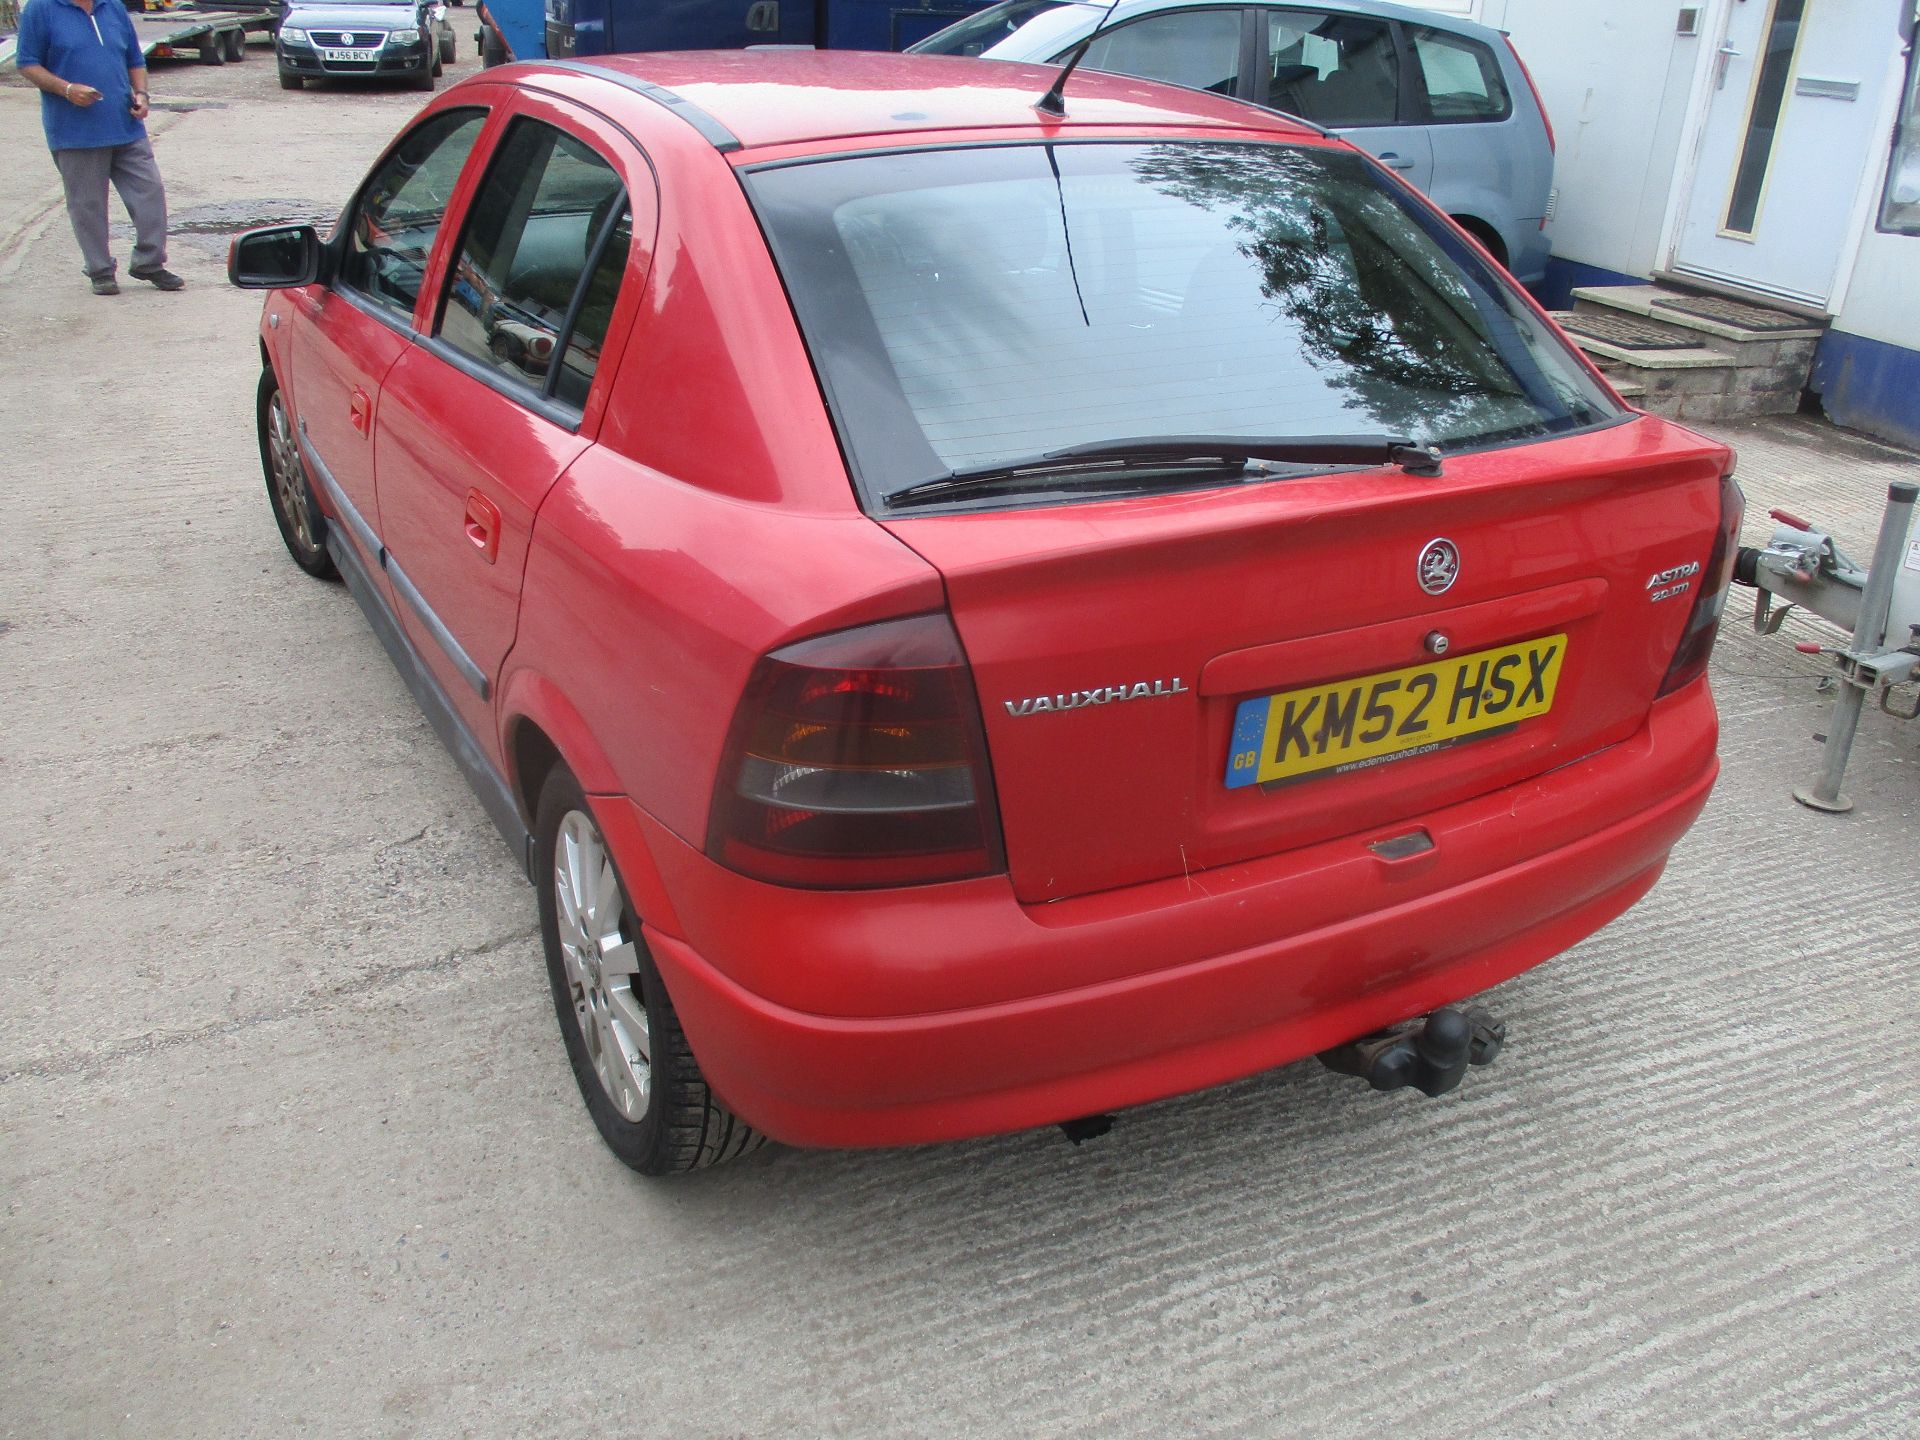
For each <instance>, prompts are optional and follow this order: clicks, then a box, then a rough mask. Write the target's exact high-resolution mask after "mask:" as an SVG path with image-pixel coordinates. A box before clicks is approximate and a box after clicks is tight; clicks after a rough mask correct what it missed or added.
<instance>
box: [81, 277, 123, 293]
mask: <svg viewBox="0 0 1920 1440" xmlns="http://www.w3.org/2000/svg"><path fill="white" fill-rule="evenodd" d="M87 283H88V284H90V285H92V286H93V293H94V294H96V295H118V294H119V293H120V282H119V281H118V280H116V279H114V278H113V276H111V275H101V276H97V277H96V278H94V279H92V280H90V281H88V282H87Z"/></svg>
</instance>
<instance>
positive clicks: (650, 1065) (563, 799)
mask: <svg viewBox="0 0 1920 1440" xmlns="http://www.w3.org/2000/svg"><path fill="white" fill-rule="evenodd" d="M534 877H535V880H534V883H535V885H536V886H537V887H538V890H539V896H540V939H541V942H542V944H543V945H544V946H545V948H546V953H547V976H548V980H549V982H550V984H551V988H552V990H553V1009H554V1015H555V1018H556V1019H558V1021H559V1022H560V1035H561V1038H562V1040H563V1041H565V1043H566V1049H567V1060H568V1063H569V1064H570V1065H571V1066H572V1067H573V1078H574V1082H575V1083H576V1084H577V1085H578V1086H579V1087H580V1096H581V1098H582V1099H583V1100H585V1101H586V1104H587V1113H588V1114H589V1115H591V1116H592V1117H593V1123H594V1126H595V1128H597V1129H598V1130H599V1132H600V1138H601V1139H603V1140H604V1141H606V1143H607V1148H608V1149H610V1150H612V1151H613V1153H614V1154H615V1155H616V1156H618V1157H619V1158H620V1160H621V1161H622V1162H623V1163H624V1164H626V1165H628V1166H630V1167H632V1168H633V1169H635V1170H637V1171H639V1172H640V1173H641V1174H642V1175H677V1174H682V1173H685V1172H686V1171H689V1170H702V1169H705V1168H706V1167H708V1166H710V1165H717V1164H719V1163H720V1162H721V1161H724V1160H732V1159H734V1158H736V1157H737V1156H740V1155H744V1154H746V1153H747V1152H748V1151H749V1150H753V1149H756V1148H758V1147H759V1145H760V1144H761V1143H762V1140H763V1137H762V1136H761V1135H760V1134H759V1133H758V1132H756V1131H755V1130H753V1129H752V1128H751V1127H750V1126H748V1125H747V1123H746V1122H745V1121H743V1120H741V1119H740V1118H739V1117H737V1116H735V1115H734V1114H733V1113H732V1112H731V1111H729V1110H728V1109H727V1108H726V1107H725V1106H724V1105H722V1104H721V1103H720V1101H719V1099H718V1097H716V1096H715V1095H714V1093H713V1091H712V1090H711V1089H709V1088H708V1086H707V1082H706V1078H705V1077H704V1076H703V1075H702V1074H701V1073H700V1065H699V1062H698V1061H696V1060H695V1059H694V1057H693V1050H692V1049H691V1048H690V1047H689V1046H688V1044H687V1037H686V1034H685V1033H684V1032H683V1031H682V1030H681V1028H680V1020H679V1017H678V1015H676V1014H675V1012H674V1008H673V1001H672V999H671V998H670V997H669V996H668V994H667V988H666V985H665V984H664V983H663V982H662V981H661V978H660V971H659V969H658V967H656V966H655V964H654V963H653V957H652V955H651V954H650V953H649V952H648V950H647V946H646V941H645V940H644V939H643V938H642V937H641V933H640V924H639V918H638V916H636V915H635V913H634V910H633V904H632V902H631V901H630V900H629V899H628V898H627V892H626V887H625V883H624V882H623V881H622V880H621V879H620V875H619V872H618V870H617V869H615V867H614V864H613V856H612V853H611V852H610V851H609V850H608V849H607V846H606V842H605V841H604V840H603V839H602V838H601V835H600V829H599V825H598V823H597V822H596V821H595V820H594V817H593V811H592V809H591V808H590V807H589V806H588V804H587V801H586V797H585V796H584V795H583V794H582V793H581V790H580V784H579V782H578V781H577V780H575V779H574V778H573V775H572V774H571V773H570V772H569V771H568V770H567V769H566V767H565V766H563V765H555V766H554V767H553V769H552V770H551V771H550V772H548V775H547V779H546V783H545V784H544V785H542V786H541V789H540V801H539V804H538V806H537V807H536V808H535V815H534Z"/></svg>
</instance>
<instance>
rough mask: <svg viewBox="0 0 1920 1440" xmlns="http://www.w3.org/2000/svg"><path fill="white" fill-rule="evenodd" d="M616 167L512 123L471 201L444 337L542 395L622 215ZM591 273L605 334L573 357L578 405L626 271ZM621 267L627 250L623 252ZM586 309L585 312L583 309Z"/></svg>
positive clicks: (561, 136)
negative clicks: (604, 237)
mask: <svg viewBox="0 0 1920 1440" xmlns="http://www.w3.org/2000/svg"><path fill="white" fill-rule="evenodd" d="M625 196H626V192H625V191H624V190H623V189H622V187H621V183H620V177H619V175H618V174H617V173H616V172H615V171H614V169H613V167H612V166H611V165H609V164H608V163H607V162H606V161H605V160H603V159H601V158H600V156H599V155H597V154H595V153H594V152H593V150H592V149H591V148H589V147H588V146H587V145H585V144H583V143H582V142H581V141H579V140H576V139H574V138H573V136H571V135H568V134H566V133H564V132H563V131H560V130H556V129H554V128H553V127H552V126H551V125H543V124H541V123H540V122H539V121H537V120H516V121H515V122H514V123H513V127H512V128H511V129H510V130H508V131H507V137H506V139H505V140H504V141H503V142H502V143H501V146H500V150H499V153H498V154H497V155H496V156H495V158H494V160H493V163H492V164H491V165H490V166H489V167H488V169H487V176H486V179H485V180H483V181H482V182H481V184H480V189H479V191H478V192H477V193H476V194H475V195H474V200H473V210H472V214H471V216H470V218H469V219H468V221H467V230H466V234H465V235H464V236H462V237H461V242H460V254H459V256H458V258H457V259H456V260H455V261H454V265H453V272H452V274H451V275H450V276H449V280H448V287H447V302H446V307H445V311H444V313H443V315H442V317H441V321H440V338H441V339H442V340H444V341H446V342H447V343H448V344H449V345H451V346H453V347H454V348H455V349H456V350H459V351H461V352H462V353H463V354H466V355H468V356H470V357H472V358H473V359H475V360H477V361H479V362H481V363H482V364H484V365H485V366H487V367H488V368H489V369H491V370H493V371H496V372H497V373H499V374H501V375H503V376H506V377H508V378H511V379H512V380H514V381H515V382H517V383H519V384H523V385H527V386H530V387H532V388H533V389H536V390H540V391H546V390H548V389H549V385H548V378H549V375H550V373H551V372H552V371H553V368H554V357H555V356H556V355H557V354H559V353H561V352H562V350H563V348H564V347H563V343H562V341H563V331H564V330H565V327H566V323H567V319H568V316H569V315H570V314H571V313H572V310H573V301H574V296H575V295H576V293H578V292H579V291H580V289H581V281H582V278H583V277H584V276H585V275H586V273H587V268H588V264H589V262H590V260H592V259H593V258H594V251H595V242H596V241H597V240H598V239H599V238H600V236H601V232H602V231H603V230H604V229H605V228H606V227H607V226H609V225H612V224H614V223H615V221H616V220H617V219H618V218H619V216H620V215H621V214H622V213H624V208H625V206H624V201H625ZM601 258H602V264H600V265H598V266H596V267H595V272H594V276H595V281H596V284H598V286H599V287H600V291H601V292H603V293H599V294H597V295H596V296H595V297H594V310H593V315H594V319H595V323H597V324H598V325H599V327H600V330H599V335H597V336H595V337H594V338H593V339H592V341H591V342H588V343H587V344H585V345H584V346H583V348H582V349H580V350H579V352H578V353H577V354H575V355H574V356H573V358H572V359H571V360H570V362H569V364H570V366H571V368H572V371H573V376H572V380H571V381H570V382H569V384H568V386H567V387H566V389H567V394H568V395H569V396H571V397H574V398H572V399H571V401H570V403H572V404H575V405H578V404H579V403H580V402H581V401H582V400H584V398H585V395H586V381H588V380H590V379H591V378H592V375H593V364H592V362H593V360H594V358H595V357H597V356H598V353H599V349H598V345H599V338H600V337H601V336H604V334H605V332H606V322H607V319H608V317H610V316H611V315H612V312H613V300H614V296H615V294H616V293H617V292H618V290H619V285H620V274H621V271H620V268H619V266H618V265H616V266H615V267H614V268H613V270H612V272H611V274H607V273H605V271H606V266H605V263H604V253H603V255H602V257H601ZM618 260H619V262H620V264H624V263H625V260H626V245H625V243H624V242H623V243H622V244H621V246H620V247H619V256H618ZM584 308H585V307H584V306H583V309H584Z"/></svg>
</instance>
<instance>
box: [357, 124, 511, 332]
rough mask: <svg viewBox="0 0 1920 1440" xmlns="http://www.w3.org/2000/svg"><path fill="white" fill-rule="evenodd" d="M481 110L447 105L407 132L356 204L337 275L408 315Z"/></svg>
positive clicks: (379, 302)
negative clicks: (450, 107)
mask: <svg viewBox="0 0 1920 1440" xmlns="http://www.w3.org/2000/svg"><path fill="white" fill-rule="evenodd" d="M486 118H487V116H486V112H485V111H484V110H449V111H447V112H446V113H445V114H442V115H436V116H435V117H434V118H433V119H431V120H429V121H427V123H426V124H424V125H422V126H420V127H419V128H418V129H416V130H414V131H413V132H411V133H410V134H408V135H407V136H406V137H405V138H404V139H402V140H401V142H400V143H399V144H398V145H397V146H396V147H394V150H393V153H392V154H390V155H389V156H387V158H386V160H385V161H383V162H382V163H381V166H380V168H379V169H378V170H376V171H375V172H374V174H373V178H372V179H370V180H369V181H368V182H367V187H366V189H365V190H363V191H362V192H361V195H360V202H359V204H358V205H356V206H355V207H354V211H353V218H352V220H351V221H350V222H349V223H348V226H347V238H346V248H345V251H344V253H343V254H342V256H341V260H340V274H339V281H340V283H341V284H342V285H343V286H345V287H347V288H348V289H350V290H353V291H355V292H356V293H358V294H360V295H363V296H365V297H366V298H367V299H368V300H371V301H372V302H373V303H374V304H375V305H378V306H379V307H380V308H381V309H383V310H386V311H388V312H389V313H391V314H393V315H394V316H396V317H397V318H399V319H401V320H406V321H411V320H412V318H413V307H414V304H415V302H416V301H418V300H419V298H420V283H421V281H422V279H424V277H425V276H426V273H427V257H428V256H430V255H431V254H432V253H433V242H434V238H435V237H436V236H437V235H439V233H440V222H441V221H442V220H444V219H446V216H447V206H448V204H449V203H450V202H451V201H452V199H453V187H454V186H455V185H456V184H458V183H459V180H460V171H461V169H462V168H463V167H464V166H465V165H466V163H467V155H468V154H469V153H470V152H471V151H472V149H473V142H474V141H475V140H476V139H478V138H479V135H480V127H481V126H482V125H483V124H485V123H486Z"/></svg>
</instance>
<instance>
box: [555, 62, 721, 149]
mask: <svg viewBox="0 0 1920 1440" xmlns="http://www.w3.org/2000/svg"><path fill="white" fill-rule="evenodd" d="M546 63H547V65H548V67H549V68H551V69H554V70H568V71H571V72H573V73H574V74H576V75H591V76H593V77H594V78H595V79H597V80H611V81H612V82H613V83H614V84H615V85H618V86H619V87H620V88H621V89H623V90H631V91H632V92H633V93H634V94H636V95H644V96H646V97H647V99H649V100H651V101H653V102H654V104H656V105H661V106H664V107H665V108H666V109H668V110H671V111H672V112H673V113H674V114H676V115H678V116H679V117H680V118H681V119H682V120H684V121H686V122H687V124H689V125H691V126H692V127H693V128H694V129H695V130H698V131H699V132H700V138H701V139H703V140H705V141H706V142H707V143H708V144H709V145H711V146H713V148H714V149H716V150H718V151H719V152H720V153H721V154H722V155H728V154H731V153H732V152H733V151H735V150H738V149H740V148H741V144H740V137H739V136H738V135H735V134H734V133H733V132H732V131H731V130H729V129H727V127H726V126H724V125H722V124H721V123H720V122H719V121H718V120H716V119H714V118H713V116H711V115H709V114H708V113H707V112H706V111H704V110H702V109H701V108H700V107H699V106H698V105H696V104H694V103H693V102H692V101H691V100H688V99H686V98H685V97H684V96H681V95H677V94H675V93H674V92H673V91H671V90H669V89H667V87H666V86H664V85H656V84H654V83H653V82H652V81H651V80H642V79H640V78H639V77H638V76H634V75H626V74H622V73H621V72H620V71H618V70H614V69H611V68H609V67H608V66H605V65H592V64H589V63H588V62H587V61H585V60H549V61H547V62H546Z"/></svg>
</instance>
